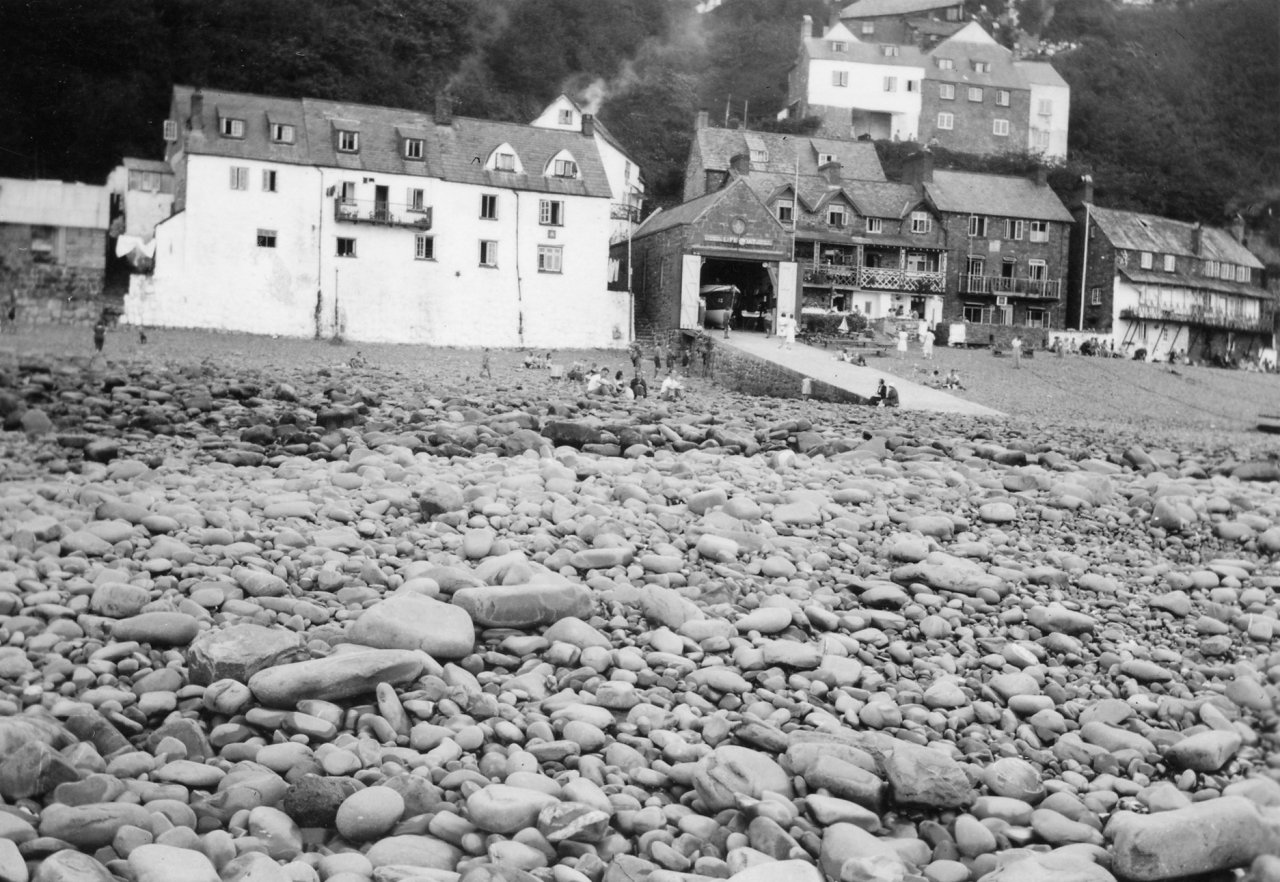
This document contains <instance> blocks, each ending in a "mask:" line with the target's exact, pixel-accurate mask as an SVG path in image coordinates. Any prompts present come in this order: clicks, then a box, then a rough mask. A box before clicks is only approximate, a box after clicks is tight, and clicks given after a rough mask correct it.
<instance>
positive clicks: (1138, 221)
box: [1089, 205, 1262, 278]
mask: <svg viewBox="0 0 1280 882" xmlns="http://www.w3.org/2000/svg"><path fill="white" fill-rule="evenodd" d="M1089 216H1090V217H1091V218H1092V219H1093V220H1094V222H1095V223H1097V225H1098V228H1099V229H1100V230H1102V232H1103V235H1105V236H1106V237H1107V240H1108V241H1109V242H1110V243H1111V244H1112V245H1114V246H1115V247H1117V248H1125V249H1128V250H1130V251H1150V252H1152V253H1154V254H1174V255H1178V256H1180V257H1191V258H1197V259H1200V260H1217V261H1220V262H1222V263H1232V264H1235V265H1236V266H1247V267H1249V268H1251V269H1262V263H1261V262H1260V261H1259V260H1258V258H1256V257H1255V256H1254V255H1253V254H1252V252H1250V251H1249V249H1248V248H1245V247H1244V246H1243V245H1241V244H1240V243H1239V242H1237V241H1236V240H1235V238H1234V237H1233V236H1232V235H1231V234H1230V233H1228V232H1227V231H1226V230H1220V229H1218V228H1217V227H1201V230H1200V250H1199V251H1196V250H1195V248H1194V246H1193V244H1192V239H1193V235H1194V233H1193V231H1194V229H1195V224H1191V223H1187V222H1186V221H1177V220H1171V219H1169V218H1167V217H1157V216H1156V215H1153V214H1141V213H1139V212H1136V211H1120V210H1118V209H1113V208H1101V207H1099V206H1096V205H1095V206H1091V207H1090V209H1089ZM1157 275H1164V276H1165V278H1168V274H1160V273H1157Z"/></svg>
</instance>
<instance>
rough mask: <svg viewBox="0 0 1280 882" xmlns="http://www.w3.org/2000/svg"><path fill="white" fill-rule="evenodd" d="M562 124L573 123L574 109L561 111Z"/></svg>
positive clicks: (569, 124) (568, 124)
mask: <svg viewBox="0 0 1280 882" xmlns="http://www.w3.org/2000/svg"><path fill="white" fill-rule="evenodd" d="M560 125H562V126H571V125H573V111H572V110H562V111H560Z"/></svg>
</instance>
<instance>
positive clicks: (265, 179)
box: [262, 168, 280, 193]
mask: <svg viewBox="0 0 1280 882" xmlns="http://www.w3.org/2000/svg"><path fill="white" fill-rule="evenodd" d="M279 183H280V179H279V177H278V176H277V175H276V170H275V169H274V168H264V169H263V170H262V192H264V193H278V192H280V189H279Z"/></svg>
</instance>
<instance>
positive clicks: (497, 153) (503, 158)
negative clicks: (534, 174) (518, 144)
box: [484, 144, 524, 175]
mask: <svg viewBox="0 0 1280 882" xmlns="http://www.w3.org/2000/svg"><path fill="white" fill-rule="evenodd" d="M484 167H485V168H486V169H488V170H489V171H497V172H506V173H508V174H517V175H522V174H524V165H523V164H522V163H521V162H520V156H519V155H518V154H517V153H516V148H514V147H512V146H511V145H510V144H501V145H499V146H498V147H495V148H494V150H493V152H492V153H490V154H489V158H488V159H487V160H486V161H485V164H484Z"/></svg>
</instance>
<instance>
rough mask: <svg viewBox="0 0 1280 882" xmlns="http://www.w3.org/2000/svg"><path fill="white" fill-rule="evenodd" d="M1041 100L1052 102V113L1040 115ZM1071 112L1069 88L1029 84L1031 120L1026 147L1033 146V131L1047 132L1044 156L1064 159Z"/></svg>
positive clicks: (1031, 148) (1031, 147) (1030, 147)
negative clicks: (1046, 115)
mask: <svg viewBox="0 0 1280 882" xmlns="http://www.w3.org/2000/svg"><path fill="white" fill-rule="evenodd" d="M1041 100H1045V101H1051V102H1053V113H1052V114H1051V115H1050V116H1048V117H1044V116H1041V115H1040V102H1041ZM1070 113H1071V89H1070V87H1068V86H1042V85H1036V84H1034V83H1033V84H1032V86H1031V120H1030V125H1029V126H1028V132H1027V148H1028V149H1029V150H1034V149H1036V147H1035V140H1034V139H1035V131H1036V130H1037V129H1040V130H1047V131H1048V132H1049V147H1048V149H1046V150H1045V152H1044V153H1045V156H1046V157H1047V158H1049V159H1065V158H1066V156H1067V132H1068V122H1067V120H1068V117H1069V116H1070Z"/></svg>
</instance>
